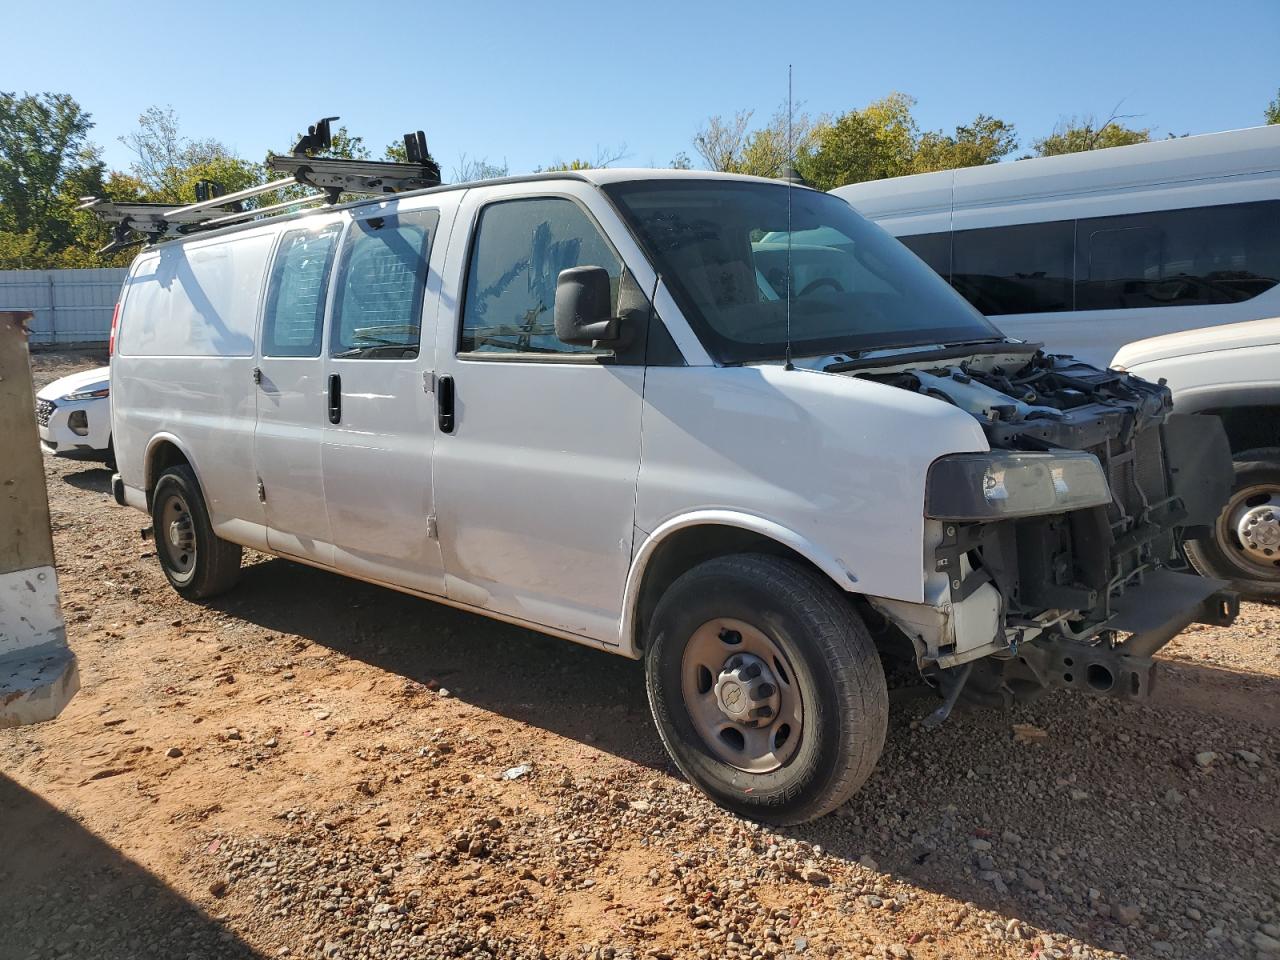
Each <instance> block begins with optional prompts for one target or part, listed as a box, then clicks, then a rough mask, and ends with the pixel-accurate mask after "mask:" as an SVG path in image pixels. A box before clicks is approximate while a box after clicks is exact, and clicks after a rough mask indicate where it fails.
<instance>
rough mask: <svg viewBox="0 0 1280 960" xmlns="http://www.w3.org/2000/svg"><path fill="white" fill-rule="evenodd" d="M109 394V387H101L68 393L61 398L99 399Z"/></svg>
mask: <svg viewBox="0 0 1280 960" xmlns="http://www.w3.org/2000/svg"><path fill="white" fill-rule="evenodd" d="M109 396H111V388H110V387H102V388H101V389H98V390H84V391H81V392H80V393H68V394H67V395H66V396H65V397H63V398H62V399H63V400H100V399H102V398H103V397H109Z"/></svg>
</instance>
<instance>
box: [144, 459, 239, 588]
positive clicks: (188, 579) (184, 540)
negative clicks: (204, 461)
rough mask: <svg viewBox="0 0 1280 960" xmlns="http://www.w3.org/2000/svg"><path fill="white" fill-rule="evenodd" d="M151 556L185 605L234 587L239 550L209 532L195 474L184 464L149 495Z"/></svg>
mask: <svg viewBox="0 0 1280 960" xmlns="http://www.w3.org/2000/svg"><path fill="white" fill-rule="evenodd" d="M151 524H152V529H153V530H154V531H155V542H156V557H157V558H158V559H159V560H160V569H162V570H163V571H164V575H165V577H166V578H167V579H168V581H169V583H170V585H171V586H172V587H173V589H175V590H177V591H178V593H180V594H181V595H182V596H183V597H185V598H186V599H188V600H207V599H209V598H210V597H216V596H217V595H218V594H220V593H225V592H226V591H228V590H230V589H231V588H232V587H233V586H235V582H236V580H237V579H239V576H240V553H241V549H240V545H239V544H237V543H230V542H228V541H226V540H223V539H222V538H221V537H219V536H217V534H215V533H214V532H213V527H212V525H211V524H210V523H209V511H208V508H207V507H205V503H204V496H203V495H202V494H201V493H200V484H199V483H198V482H197V481H196V475H195V473H194V472H193V471H192V469H191V468H190V467H188V466H186V465H185V464H181V465H179V466H174V467H170V468H169V469H167V470H166V471H165V472H164V473H162V474H161V475H160V479H159V480H158V481H156V487H155V491H154V492H153V493H152V495H151Z"/></svg>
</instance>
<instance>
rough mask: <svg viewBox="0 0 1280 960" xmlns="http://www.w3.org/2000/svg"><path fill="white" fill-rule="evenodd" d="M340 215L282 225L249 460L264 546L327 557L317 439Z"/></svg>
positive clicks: (330, 549) (317, 558)
mask: <svg viewBox="0 0 1280 960" xmlns="http://www.w3.org/2000/svg"><path fill="white" fill-rule="evenodd" d="M341 230H342V223H341V221H340V220H338V219H332V218H331V219H329V220H328V222H324V221H321V222H320V223H318V224H309V225H308V226H305V227H298V228H296V229H291V230H286V231H284V234H283V235H282V236H281V238H280V243H279V246H278V247H277V248H276V255H275V260H274V262H273V264H272V268H271V277H270V280H269V282H268V284H267V298H266V304H265V308H264V311H263V319H262V337H261V349H260V351H259V357H258V369H257V373H256V375H255V379H256V380H257V381H258V418H257V427H256V429H255V431H254V438H253V460H254V466H255V468H256V470H257V474H258V484H259V486H258V495H259V497H260V498H261V499H262V500H263V507H264V509H265V511H266V522H267V546H268V547H270V549H272V550H275V551H278V552H280V553H286V554H290V555H292V556H295V557H302V558H304V559H307V560H313V561H315V562H317V563H323V564H330V563H332V562H333V546H332V544H333V539H332V536H331V533H330V530H329V515H328V512H327V511H326V509H325V490H324V475H323V471H322V469H321V463H320V442H321V435H322V432H323V429H324V423H325V417H324V411H325V359H324V356H323V350H322V341H323V332H324V314H325V300H326V295H327V290H328V285H329V277H330V275H331V273H332V268H333V262H334V256H335V254H336V252H337V248H338V236H339V234H340V233H341Z"/></svg>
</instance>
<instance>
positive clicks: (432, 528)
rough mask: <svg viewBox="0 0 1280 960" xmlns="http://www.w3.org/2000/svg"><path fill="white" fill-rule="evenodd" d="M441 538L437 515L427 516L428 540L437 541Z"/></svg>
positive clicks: (430, 514)
mask: <svg viewBox="0 0 1280 960" xmlns="http://www.w3.org/2000/svg"><path fill="white" fill-rule="evenodd" d="M438 538H439V531H438V530H437V529H436V515H435V514H434V513H428V514H427V539H428V540H436V539H438Z"/></svg>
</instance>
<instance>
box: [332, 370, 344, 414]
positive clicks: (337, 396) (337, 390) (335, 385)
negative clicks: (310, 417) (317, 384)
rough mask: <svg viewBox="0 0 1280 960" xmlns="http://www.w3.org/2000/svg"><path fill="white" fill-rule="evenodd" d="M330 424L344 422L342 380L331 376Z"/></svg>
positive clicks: (333, 374)
mask: <svg viewBox="0 0 1280 960" xmlns="http://www.w3.org/2000/svg"><path fill="white" fill-rule="evenodd" d="M329 422H330V423H341V422H342V378H341V377H340V376H338V375H337V374H336V373H331V374H329Z"/></svg>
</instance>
